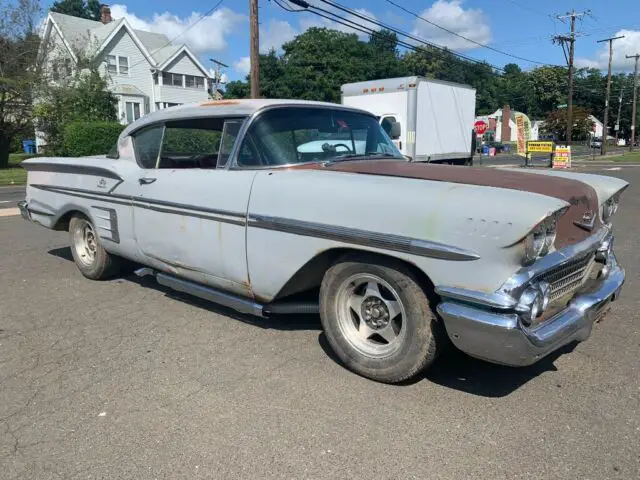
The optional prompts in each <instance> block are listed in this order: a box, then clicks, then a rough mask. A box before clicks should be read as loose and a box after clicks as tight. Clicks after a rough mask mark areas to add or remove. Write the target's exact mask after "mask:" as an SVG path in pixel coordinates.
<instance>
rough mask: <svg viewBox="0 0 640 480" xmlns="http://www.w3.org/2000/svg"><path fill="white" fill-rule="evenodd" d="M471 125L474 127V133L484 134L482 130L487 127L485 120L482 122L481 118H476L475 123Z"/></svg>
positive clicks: (485, 129) (484, 130)
mask: <svg viewBox="0 0 640 480" xmlns="http://www.w3.org/2000/svg"><path fill="white" fill-rule="evenodd" d="M473 126H474V127H475V129H476V133H477V134H478V135H484V132H486V131H487V127H488V125H487V122H484V121H482V120H478V121H477V122H476V123H474V124H473Z"/></svg>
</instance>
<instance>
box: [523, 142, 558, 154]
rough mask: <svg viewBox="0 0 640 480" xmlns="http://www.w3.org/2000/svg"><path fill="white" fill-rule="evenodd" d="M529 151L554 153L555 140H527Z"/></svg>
mask: <svg viewBox="0 0 640 480" xmlns="http://www.w3.org/2000/svg"><path fill="white" fill-rule="evenodd" d="M527 150H528V151H529V153H553V142H527Z"/></svg>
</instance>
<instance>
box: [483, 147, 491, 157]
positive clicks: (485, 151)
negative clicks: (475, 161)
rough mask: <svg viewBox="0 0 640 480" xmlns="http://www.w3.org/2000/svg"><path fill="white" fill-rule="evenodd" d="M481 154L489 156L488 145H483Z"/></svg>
mask: <svg viewBox="0 0 640 480" xmlns="http://www.w3.org/2000/svg"><path fill="white" fill-rule="evenodd" d="M482 154H483V155H484V156H487V155H489V145H485V146H484V147H482Z"/></svg>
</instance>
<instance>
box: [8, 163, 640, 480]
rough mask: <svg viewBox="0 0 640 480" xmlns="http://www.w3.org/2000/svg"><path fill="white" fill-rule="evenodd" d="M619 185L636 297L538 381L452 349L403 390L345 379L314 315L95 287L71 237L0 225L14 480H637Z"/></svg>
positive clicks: (634, 174) (638, 180)
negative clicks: (236, 308) (260, 313)
mask: <svg viewBox="0 0 640 480" xmlns="http://www.w3.org/2000/svg"><path fill="white" fill-rule="evenodd" d="M605 173H607V174H611V175H616V176H620V177H623V178H625V179H627V180H629V181H631V182H632V187H631V188H630V189H629V190H628V191H627V192H625V194H624V195H623V199H622V207H621V209H620V211H619V212H618V216H617V219H616V235H617V238H616V250H617V253H618V257H619V261H620V262H621V263H622V265H623V266H624V267H625V268H626V269H627V283H626V286H625V289H624V290H623V294H622V297H621V299H620V300H619V301H618V302H616V303H614V304H613V306H612V310H611V311H610V313H609V314H608V316H607V317H605V319H604V321H603V322H601V323H600V324H598V325H597V327H596V328H594V331H593V334H592V336H591V338H590V339H589V340H588V341H587V342H585V343H581V344H579V345H577V346H576V345H572V346H570V347H567V348H565V349H563V350H562V351H561V352H558V353H557V354H554V355H552V356H551V357H548V358H546V359H544V360H543V361H541V362H539V363H538V364H536V365H533V366H531V367H527V368H521V369H514V368H507V367H500V366H495V365H490V364H488V363H484V362H482V361H478V360H474V359H471V358H468V357H466V356H464V355H463V354H458V353H455V352H452V353H449V354H447V355H445V356H443V357H442V358H440V360H439V363H437V364H436V366H434V367H433V368H432V369H431V370H429V371H428V372H427V373H426V374H425V375H424V376H422V377H420V378H418V379H417V380H416V381H415V382H411V383H409V384H407V385H403V386H389V385H382V384H378V383H374V382H372V381H370V380H366V379H363V378H360V377H358V376H356V375H354V374H352V373H350V372H349V371H347V370H346V369H344V368H343V367H342V366H341V365H339V363H338V362H337V361H336V359H335V357H334V356H333V355H331V353H330V352H329V350H328V347H327V343H326V340H325V338H324V335H323V334H322V332H321V329H320V322H319V319H318V318H317V317H314V316H311V317H302V316H299V317H279V318H275V319H268V320H265V319H259V318H254V317H248V316H244V315H238V314H236V313H233V312H230V311H228V310H225V309H223V308H220V307H217V306H215V305H213V304H210V303H205V302H201V301H197V300H194V299H192V298H189V297H186V296H183V295H178V294H175V293H173V292H170V291H168V290H164V289H163V288H161V287H159V286H158V285H157V284H155V283H154V282H153V281H152V280H140V279H137V278H135V277H133V276H128V277H125V278H121V279H116V280H112V281H104V282H94V281H90V280H87V279H85V278H83V277H82V276H81V275H80V273H79V272H78V270H77V269H76V267H75V265H74V264H73V262H72V261H71V253H70V250H69V248H68V246H67V245H68V239H67V234H66V233H64V232H53V231H48V230H45V229H43V228H41V227H38V226H36V225H32V224H29V223H27V222H25V221H23V220H22V219H21V218H20V217H15V216H12V217H4V218H0V472H1V473H0V477H1V478H2V479H3V480H12V479H65V480H71V479H81V478H82V479H182V478H184V479H195V478H203V479H204V478H215V479H262V478H269V479H271V478H282V479H306V478H308V479H371V478H375V479H456V480H460V479H491V480H497V479H516V478H518V479H535V480H539V479H592V480H601V479H609V478H611V479H614V478H615V479H625V480H627V479H637V478H640V356H639V352H640V326H639V322H638V321H639V318H640V314H639V312H640V295H638V294H637V292H638V291H639V290H640V274H639V272H640V256H638V251H639V250H640V239H639V238H640V236H639V235H638V230H637V225H638V218H640V190H638V188H637V185H640V168H635V169H634V168H629V169H623V170H620V171H607V172H605ZM3 198H4V197H3ZM12 200H13V198H12Z"/></svg>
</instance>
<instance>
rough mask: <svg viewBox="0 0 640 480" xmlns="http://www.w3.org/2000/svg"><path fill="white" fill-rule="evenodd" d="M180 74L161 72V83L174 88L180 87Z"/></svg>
mask: <svg viewBox="0 0 640 480" xmlns="http://www.w3.org/2000/svg"><path fill="white" fill-rule="evenodd" d="M182 77H183V75H182V74H179V73H169V72H163V73H162V83H163V84H164V85H171V86H174V87H182V86H183V84H182Z"/></svg>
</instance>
